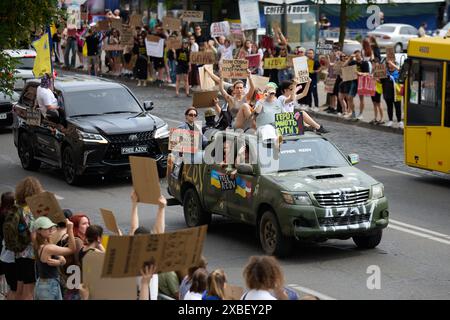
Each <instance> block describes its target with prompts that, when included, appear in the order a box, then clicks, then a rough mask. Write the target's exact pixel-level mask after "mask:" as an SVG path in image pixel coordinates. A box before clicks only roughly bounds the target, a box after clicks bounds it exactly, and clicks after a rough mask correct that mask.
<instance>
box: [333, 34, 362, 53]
mask: <svg viewBox="0 0 450 320" xmlns="http://www.w3.org/2000/svg"><path fill="white" fill-rule="evenodd" d="M325 40H326V41H333V44H334V45H337V44H338V43H339V39H338V38H326V39H325ZM361 49H362V45H361V43H359V42H358V41H356V40H350V39H344V48H343V49H342V51H343V52H344V53H345V54H346V55H351V54H353V52H355V51H356V50H361Z"/></svg>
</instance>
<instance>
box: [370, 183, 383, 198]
mask: <svg viewBox="0 0 450 320" xmlns="http://www.w3.org/2000/svg"><path fill="white" fill-rule="evenodd" d="M383 197H384V186H383V185H382V184H381V183H379V184H375V185H373V186H372V199H373V200H375V199H380V198H383Z"/></svg>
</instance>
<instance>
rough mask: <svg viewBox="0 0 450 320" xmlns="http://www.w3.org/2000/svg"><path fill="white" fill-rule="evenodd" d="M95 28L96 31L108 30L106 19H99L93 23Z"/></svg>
mask: <svg viewBox="0 0 450 320" xmlns="http://www.w3.org/2000/svg"><path fill="white" fill-rule="evenodd" d="M95 28H96V29H97V31H108V30H109V21H108V20H101V21H98V22H97V24H96V25H95Z"/></svg>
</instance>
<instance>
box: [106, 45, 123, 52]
mask: <svg viewBox="0 0 450 320" xmlns="http://www.w3.org/2000/svg"><path fill="white" fill-rule="evenodd" d="M102 49H103V50H105V51H123V49H124V46H123V45H121V44H104V45H103V46H102Z"/></svg>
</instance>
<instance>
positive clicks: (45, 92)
mask: <svg viewBox="0 0 450 320" xmlns="http://www.w3.org/2000/svg"><path fill="white" fill-rule="evenodd" d="M36 100H37V103H38V105H39V110H41V113H42V114H43V115H45V114H46V112H47V106H57V105H58V100H56V98H55V95H54V94H53V92H52V90H50V89H47V88H43V87H41V86H39V87H38V88H37V92H36Z"/></svg>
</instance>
